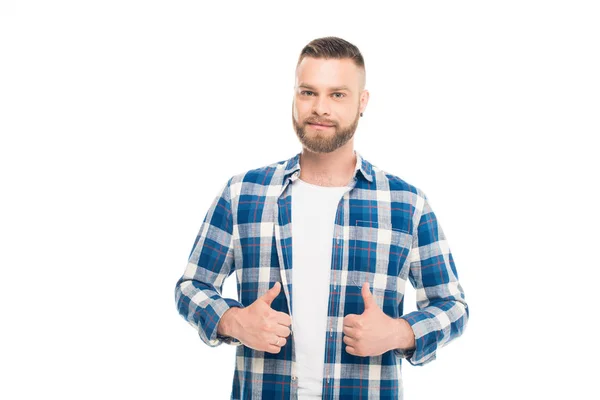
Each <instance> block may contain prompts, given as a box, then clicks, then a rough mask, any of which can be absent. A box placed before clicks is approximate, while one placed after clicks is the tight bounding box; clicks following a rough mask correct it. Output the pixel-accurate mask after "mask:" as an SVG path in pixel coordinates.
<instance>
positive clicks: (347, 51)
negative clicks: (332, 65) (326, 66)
mask: <svg viewBox="0 0 600 400" xmlns="http://www.w3.org/2000/svg"><path fill="white" fill-rule="evenodd" d="M304 57H313V58H326V59H327V58H334V59H343V58H349V59H351V60H352V61H353V62H354V64H356V66H357V67H359V68H362V69H363V70H365V60H364V59H363V56H362V54H360V50H358V47H356V46H355V45H353V44H352V43H350V42H348V41H346V40H344V39H341V38H339V37H335V36H327V37H322V38H318V39H314V40H312V41H311V42H310V43H309V44H307V45H306V46H304V48H303V49H302V51H301V52H300V57H299V58H298V63H297V64H296V68H298V65H300V62H302V60H303V59H304Z"/></svg>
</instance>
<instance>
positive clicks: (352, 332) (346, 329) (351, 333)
mask: <svg viewBox="0 0 600 400" xmlns="http://www.w3.org/2000/svg"><path fill="white" fill-rule="evenodd" d="M342 332H344V335H346V336H350V337H351V338H354V339H358V337H357V336H358V335H357V334H358V329H356V328H351V327H349V326H344V328H343V329H342Z"/></svg>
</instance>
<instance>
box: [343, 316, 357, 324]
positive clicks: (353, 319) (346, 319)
mask: <svg viewBox="0 0 600 400" xmlns="http://www.w3.org/2000/svg"><path fill="white" fill-rule="evenodd" d="M357 317H358V315H356V314H348V315H346V316H345V317H344V326H350V327H353V326H354V325H355V323H356V318H357Z"/></svg>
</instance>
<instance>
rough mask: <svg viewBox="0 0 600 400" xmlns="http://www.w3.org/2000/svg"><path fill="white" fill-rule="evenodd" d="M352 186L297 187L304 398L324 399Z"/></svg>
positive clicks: (297, 320) (295, 268)
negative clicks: (330, 311) (341, 210)
mask: <svg viewBox="0 0 600 400" xmlns="http://www.w3.org/2000/svg"><path fill="white" fill-rule="evenodd" d="M348 190H349V188H348V187H347V186H343V187H341V186H340V187H327V186H317V185H313V184H310V183H307V182H304V181H302V180H300V179H296V180H295V181H294V182H293V183H292V257H293V259H292V280H293V291H292V297H293V299H292V301H293V303H294V309H293V319H294V320H293V325H294V343H295V348H296V363H297V364H296V366H297V378H298V399H299V400H302V399H313V398H315V399H320V398H321V392H322V390H323V388H322V380H323V365H324V358H325V339H326V335H327V306H328V303H329V301H328V300H329V297H328V296H329V275H330V272H331V247H332V241H333V227H334V223H335V214H336V211H337V207H338V204H339V202H340V199H341V198H342V196H343V195H344V193H345V192H346V191H348Z"/></svg>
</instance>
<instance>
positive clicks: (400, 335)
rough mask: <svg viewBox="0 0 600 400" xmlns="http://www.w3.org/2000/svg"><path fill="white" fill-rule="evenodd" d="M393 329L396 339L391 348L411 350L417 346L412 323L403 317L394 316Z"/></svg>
mask: <svg viewBox="0 0 600 400" xmlns="http://www.w3.org/2000/svg"><path fill="white" fill-rule="evenodd" d="M392 330H393V332H394V339H393V341H392V343H391V348H390V350H394V349H402V350H409V349H413V348H414V347H415V333H414V332H413V330H412V328H411V326H410V324H409V323H408V322H407V321H406V320H404V319H402V318H392Z"/></svg>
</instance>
